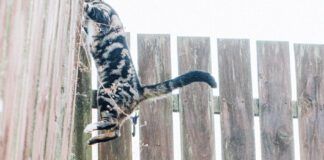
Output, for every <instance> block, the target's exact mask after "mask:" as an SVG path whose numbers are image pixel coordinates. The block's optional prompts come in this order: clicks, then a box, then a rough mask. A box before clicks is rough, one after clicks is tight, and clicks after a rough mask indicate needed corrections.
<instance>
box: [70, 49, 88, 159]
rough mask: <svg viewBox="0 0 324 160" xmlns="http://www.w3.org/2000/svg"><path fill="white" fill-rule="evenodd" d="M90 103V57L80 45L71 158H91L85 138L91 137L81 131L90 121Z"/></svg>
mask: <svg viewBox="0 0 324 160" xmlns="http://www.w3.org/2000/svg"><path fill="white" fill-rule="evenodd" d="M91 105H92V88H91V63H90V57H88V56H87V53H86V52H85V50H83V48H82V47H80V52H79V56H78V81H77V88H76V100H75V110H74V125H73V148H72V153H73V154H72V155H71V156H70V157H71V158H72V159H73V158H74V159H77V160H91V158H92V157H91V155H92V154H91V147H90V146H88V144H87V140H89V139H90V138H91V135H89V134H85V133H84V132H83V130H84V127H85V126H86V125H87V124H90V123H91Z"/></svg>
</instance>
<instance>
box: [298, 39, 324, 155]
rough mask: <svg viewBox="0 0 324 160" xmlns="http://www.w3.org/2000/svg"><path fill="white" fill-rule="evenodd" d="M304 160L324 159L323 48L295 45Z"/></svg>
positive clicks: (300, 134) (323, 46)
mask: <svg viewBox="0 0 324 160" xmlns="http://www.w3.org/2000/svg"><path fill="white" fill-rule="evenodd" d="M294 50H295V59H296V76H297V96H298V97H297V98H298V106H299V110H300V112H299V138H300V140H299V141H300V153H301V157H300V159H302V160H320V159H324V152H323V151H324V80H323V79H324V45H306V44H296V45H295V46H294Z"/></svg>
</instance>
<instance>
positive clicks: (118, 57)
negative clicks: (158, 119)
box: [82, 1, 216, 145]
mask: <svg viewBox="0 0 324 160" xmlns="http://www.w3.org/2000/svg"><path fill="white" fill-rule="evenodd" d="M82 32H83V40H84V47H85V48H86V50H87V51H88V53H90V54H91V55H92V57H93V59H94V61H95V63H96V67H97V70H98V75H99V84H100V86H99V89H98V93H97V103H98V109H99V111H100V119H101V120H100V121H99V122H96V123H92V124H89V125H87V127H86V128H85V132H87V133H89V132H91V131H94V130H107V132H105V134H101V135H99V136H97V137H93V138H91V139H90V140H89V144H90V145H91V144H95V143H99V142H105V141H109V140H112V139H115V138H117V137H119V136H120V131H119V129H120V127H121V125H122V124H123V122H124V121H125V120H127V119H128V118H129V115H130V114H131V113H132V112H133V111H134V110H135V109H136V108H137V106H138V104H139V103H140V102H141V101H144V100H146V99H149V98H154V97H157V96H161V95H164V94H167V93H169V92H171V91H172V90H174V89H176V88H179V87H183V86H185V85H188V84H190V83H192V82H205V83H207V84H209V85H210V86H211V87H213V88H214V87H216V82H215V80H214V78H213V77H212V76H211V75H210V74H209V73H206V72H202V71H192V72H188V73H186V74H184V75H181V76H179V77H177V78H175V79H171V80H168V81H165V82H162V83H159V84H154V85H147V86H142V85H141V83H140V81H139V79H138V77H137V74H136V72H135V69H134V66H133V63H132V59H131V56H130V52H129V48H128V46H127V43H126V38H125V32H124V28H123V25H122V23H121V21H120V19H119V17H118V15H117V13H116V12H115V10H114V9H113V8H111V7H110V6H109V5H108V4H105V3H104V2H101V1H93V2H89V3H85V4H84V17H83V21H82Z"/></svg>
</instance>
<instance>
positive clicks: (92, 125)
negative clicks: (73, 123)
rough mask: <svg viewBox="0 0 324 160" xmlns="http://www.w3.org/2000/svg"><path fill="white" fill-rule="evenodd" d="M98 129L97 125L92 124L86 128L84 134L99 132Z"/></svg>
mask: <svg viewBox="0 0 324 160" xmlns="http://www.w3.org/2000/svg"><path fill="white" fill-rule="evenodd" d="M97 128H98V126H97V124H96V123H91V124H88V125H87V126H86V127H85V128H84V130H83V132H84V133H91V132H92V131H95V130H97Z"/></svg>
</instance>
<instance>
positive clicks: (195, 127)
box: [178, 37, 215, 160]
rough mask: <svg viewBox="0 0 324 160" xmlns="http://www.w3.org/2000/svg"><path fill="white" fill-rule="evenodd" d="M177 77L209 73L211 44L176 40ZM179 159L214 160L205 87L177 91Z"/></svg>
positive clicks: (210, 112) (210, 110)
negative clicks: (202, 72)
mask: <svg viewBox="0 0 324 160" xmlns="http://www.w3.org/2000/svg"><path fill="white" fill-rule="evenodd" d="M178 60H179V74H183V73H185V72H188V71H191V70H204V71H209V72H210V71H211V60H210V40H209V38H203V37H202V38H200V37H195V38H191V37H178ZM179 98H180V107H179V108H180V121H181V134H182V139H181V140H182V141H181V144H182V159H184V160H198V159H199V160H214V159H215V140H214V139H215V135H214V122H213V121H214V118H213V106H212V92H211V89H210V87H209V86H208V85H207V84H202V83H199V84H198V83H195V84H191V85H189V86H186V87H184V88H182V89H180V93H179Z"/></svg>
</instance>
